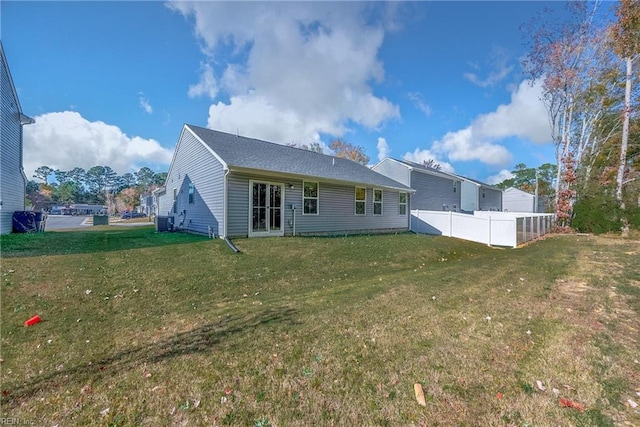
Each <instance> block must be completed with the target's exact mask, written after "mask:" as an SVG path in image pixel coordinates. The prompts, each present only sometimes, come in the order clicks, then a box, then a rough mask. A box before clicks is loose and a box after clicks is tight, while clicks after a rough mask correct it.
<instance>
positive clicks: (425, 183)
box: [372, 157, 463, 212]
mask: <svg viewBox="0 0 640 427" xmlns="http://www.w3.org/2000/svg"><path fill="white" fill-rule="evenodd" d="M372 169H373V170H374V171H376V172H378V173H381V174H382V175H385V176H387V177H389V178H391V179H393V180H395V181H398V182H400V183H402V184H404V185H406V186H407V187H411V188H413V189H415V190H416V193H415V194H414V195H413V197H412V198H411V209H419V210H428V211H440V210H442V211H454V212H457V211H458V210H459V209H460V204H461V191H460V190H461V185H462V182H463V179H462V178H460V177H458V176H455V175H452V174H449V173H446V172H442V171H440V170H438V169H434V168H430V167H427V166H423V165H421V164H419V163H414V162H410V161H407V160H398V159H393V158H391V157H386V158H384V159H382V160H381V161H379V162H378V163H377V164H375V165H374V166H373V167H372Z"/></svg>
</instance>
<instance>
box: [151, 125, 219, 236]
mask: <svg viewBox="0 0 640 427" xmlns="http://www.w3.org/2000/svg"><path fill="white" fill-rule="evenodd" d="M176 150H177V151H176V154H175V158H174V160H173V163H172V164H171V170H170V171H169V175H168V176H167V181H166V192H165V194H163V195H162V196H160V197H159V202H158V203H159V206H158V214H159V215H162V216H164V215H168V216H173V217H174V226H175V227H179V228H180V229H183V230H186V231H192V232H196V233H208V232H209V227H213V230H214V232H215V233H216V234H217V235H224V170H223V166H222V164H221V163H220V162H219V161H218V160H217V159H216V158H215V157H214V156H213V155H212V154H211V152H210V151H209V150H207V149H206V148H205V147H204V146H203V145H202V143H200V141H198V140H197V139H196V138H195V137H194V136H193V135H192V134H191V133H190V132H189V131H186V130H185V131H184V132H183V133H182V136H181V139H180V141H179V142H178V146H177V148H176ZM191 183H192V184H193V185H194V190H195V191H194V200H193V203H189V184H191ZM174 189H176V190H177V197H176V209H175V210H176V212H175V213H174V209H173V193H174Z"/></svg>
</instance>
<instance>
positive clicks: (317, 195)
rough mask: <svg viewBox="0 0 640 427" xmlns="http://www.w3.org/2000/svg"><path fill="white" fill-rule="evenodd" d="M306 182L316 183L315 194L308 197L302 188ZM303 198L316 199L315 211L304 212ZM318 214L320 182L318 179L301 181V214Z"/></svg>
mask: <svg viewBox="0 0 640 427" xmlns="http://www.w3.org/2000/svg"><path fill="white" fill-rule="evenodd" d="M306 184H315V185H316V196H315V197H308V196H305V195H304V189H305V186H306ZM305 199H310V200H315V201H316V211H315V213H313V212H309V213H307V212H305V206H306V205H305V203H304V201H305ZM319 214H320V182H318V181H302V215H319Z"/></svg>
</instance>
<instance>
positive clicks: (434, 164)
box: [422, 159, 442, 171]
mask: <svg viewBox="0 0 640 427" xmlns="http://www.w3.org/2000/svg"><path fill="white" fill-rule="evenodd" d="M422 166H424V167H427V168H431V169H435V170H438V171H439V170H441V169H442V165H441V164H440V163H438V162H436V161H435V160H433V159H429V160H424V161H423V162H422Z"/></svg>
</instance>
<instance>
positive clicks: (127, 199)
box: [115, 187, 140, 212]
mask: <svg viewBox="0 0 640 427" xmlns="http://www.w3.org/2000/svg"><path fill="white" fill-rule="evenodd" d="M139 203H140V190H139V188H136V187H129V188H125V189H124V190H122V191H120V192H119V193H118V194H117V195H116V197H115V205H116V207H117V209H118V212H130V211H133V210H134V209H135V207H136V206H138V204H139Z"/></svg>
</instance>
